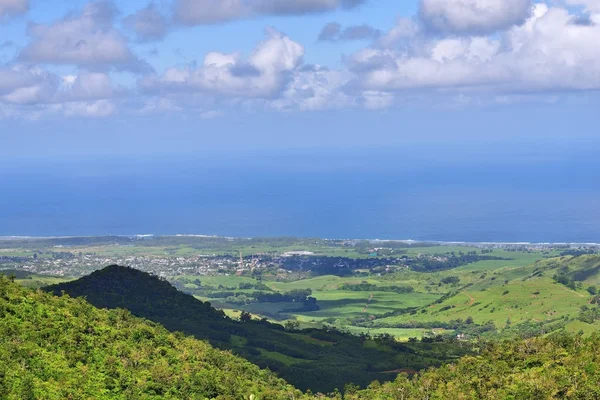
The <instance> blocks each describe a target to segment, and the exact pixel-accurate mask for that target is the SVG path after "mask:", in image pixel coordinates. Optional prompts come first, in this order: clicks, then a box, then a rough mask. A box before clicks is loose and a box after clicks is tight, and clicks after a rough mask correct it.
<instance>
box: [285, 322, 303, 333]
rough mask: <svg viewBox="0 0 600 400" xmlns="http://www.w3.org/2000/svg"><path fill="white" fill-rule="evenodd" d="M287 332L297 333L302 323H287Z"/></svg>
mask: <svg viewBox="0 0 600 400" xmlns="http://www.w3.org/2000/svg"><path fill="white" fill-rule="evenodd" d="M283 326H284V327H285V330H286V331H295V330H296V329H298V328H299V327H300V322H298V321H287V322H286V323H285V324H284V325H283Z"/></svg>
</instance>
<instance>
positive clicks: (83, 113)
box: [60, 100, 117, 118]
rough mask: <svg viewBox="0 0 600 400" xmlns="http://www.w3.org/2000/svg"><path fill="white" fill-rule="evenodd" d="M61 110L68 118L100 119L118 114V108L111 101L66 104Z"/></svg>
mask: <svg viewBox="0 0 600 400" xmlns="http://www.w3.org/2000/svg"><path fill="white" fill-rule="evenodd" d="M60 109H61V110H62V112H63V113H64V115H65V116H67V117H87V118H100V117H110V116H112V115H115V114H116V113H117V107H116V106H115V105H114V104H113V103H112V102H110V101H109V100H97V101H91V102H72V103H64V104H63V105H61V107H60Z"/></svg>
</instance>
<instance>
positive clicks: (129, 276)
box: [45, 266, 469, 393]
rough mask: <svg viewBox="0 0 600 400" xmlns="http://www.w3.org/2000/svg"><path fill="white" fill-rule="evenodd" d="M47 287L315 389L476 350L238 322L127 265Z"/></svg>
mask: <svg viewBox="0 0 600 400" xmlns="http://www.w3.org/2000/svg"><path fill="white" fill-rule="evenodd" d="M45 290H47V291H50V292H52V293H54V294H57V295H60V294H61V293H62V292H63V291H64V292H65V293H67V294H69V295H71V296H73V297H79V296H85V298H86V299H87V301H88V302H90V303H91V304H93V305H95V306H97V307H101V308H124V309H128V310H130V311H131V312H132V313H133V314H134V315H136V316H139V317H144V318H148V319H150V320H152V321H155V322H158V323H161V324H162V325H164V326H165V327H166V328H167V329H169V330H171V331H181V332H184V333H186V334H191V335H194V336H195V337H197V338H200V339H208V340H209V341H210V343H211V344H213V345H214V346H217V347H219V348H222V349H231V350H233V351H234V352H235V353H236V354H238V355H241V356H243V357H244V358H246V359H247V360H250V361H251V362H252V363H254V364H257V365H259V366H260V367H268V368H269V369H270V370H272V371H275V372H276V373H277V374H278V375H279V376H280V377H282V378H284V379H285V380H286V381H288V382H290V383H291V384H293V385H294V386H296V387H298V388H300V389H302V390H307V389H310V390H312V391H313V392H322V393H327V392H331V391H333V390H334V389H336V388H338V389H343V388H344V386H345V385H346V384H348V383H354V384H357V385H360V386H363V387H364V386H366V385H368V384H369V383H370V382H372V381H373V380H380V381H385V380H390V379H394V374H393V373H390V372H389V371H396V370H421V369H424V368H427V367H430V366H437V365H441V364H444V363H445V362H448V361H450V360H454V359H456V358H457V357H459V356H461V355H464V354H466V353H468V351H469V346H468V345H467V344H463V343H410V344H401V343H398V342H396V341H395V340H393V339H391V338H379V339H375V340H372V339H366V338H364V337H363V338H360V337H356V336H352V335H347V334H342V333H340V332H337V331H326V330H318V329H312V330H304V331H293V332H289V331H286V330H285V329H284V328H283V327H282V326H281V325H278V324H271V323H269V322H266V321H245V322H239V321H234V320H231V319H230V318H227V317H225V315H224V314H223V313H222V312H221V311H217V310H215V309H214V308H212V307H211V306H210V304H209V303H203V302H201V301H199V300H197V299H196V298H194V297H193V296H191V295H188V294H184V293H182V292H179V291H177V290H176V289H175V288H174V287H172V286H171V285H170V284H169V283H168V282H167V281H165V280H162V279H160V278H158V277H156V276H152V275H149V274H147V273H144V272H141V271H137V270H135V269H131V268H127V267H119V266H110V267H106V268H105V269H103V270H100V271H96V272H94V273H92V274H91V275H89V276H86V277H83V278H81V279H78V280H76V281H72V282H68V283H64V284H59V285H54V286H49V287H47V288H46V289H45Z"/></svg>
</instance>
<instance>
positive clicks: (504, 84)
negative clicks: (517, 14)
mask: <svg viewBox="0 0 600 400" xmlns="http://www.w3.org/2000/svg"><path fill="white" fill-rule="evenodd" d="M572 18H573V16H572V15H571V14H569V12H568V11H567V10H565V9H562V8H549V7H548V6H547V5H545V4H541V3H540V4H537V5H536V6H535V9H534V11H533V14H532V16H531V17H530V18H529V19H528V20H527V21H526V22H525V23H524V24H523V25H522V26H515V27H513V28H511V29H510V30H508V31H506V32H505V33H504V34H503V36H502V37H500V38H496V37H492V36H490V37H481V36H472V37H449V38H441V39H436V38H434V39H430V40H427V41H422V40H423V39H422V38H419V39H417V40H416V44H415V46H414V47H411V46H408V47H401V48H399V49H396V48H369V49H365V50H362V51H360V52H357V53H356V54H354V55H353V56H352V57H350V58H349V59H348V65H349V68H350V69H351V70H353V71H354V72H355V74H356V77H357V78H356V82H355V83H356V84H357V85H358V86H359V87H360V88H362V89H363V90H380V91H388V92H391V91H396V92H402V91H406V90H418V89H434V90H446V91H448V90H453V91H456V90H463V91H464V90H468V91H480V92H488V93H490V92H492V93H516V92H540V91H562V90H588V89H600V53H599V52H598V51H597V38H598V37H600V27H599V26H582V25H576V24H572V23H571V20H572Z"/></svg>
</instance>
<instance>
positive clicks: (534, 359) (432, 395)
mask: <svg viewBox="0 0 600 400" xmlns="http://www.w3.org/2000/svg"><path fill="white" fill-rule="evenodd" d="M346 398H347V399H351V400H354V399H361V400H369V399H372V400H375V399H377V400H392V399H394V400H395V399H432V400H433V399H444V400H452V399H498V400H500V399H590V400H591V399H598V398H600V334H597V333H595V334H593V335H592V336H591V337H589V338H584V337H583V336H582V335H568V334H557V335H554V336H552V337H550V338H536V339H528V340H525V341H521V340H514V341H505V342H501V343H495V344H489V345H487V347H486V349H485V350H484V351H483V353H482V354H481V355H479V356H466V357H464V358H462V359H461V360H460V361H459V362H458V363H456V364H454V365H448V366H444V367H441V368H438V369H432V370H429V371H427V372H424V373H422V374H420V375H418V376H416V377H414V378H413V379H409V378H408V377H407V376H406V375H400V376H398V378H397V379H396V381H394V382H390V383H387V384H383V385H380V384H377V383H375V384H372V385H371V386H370V387H369V388H368V389H367V390H363V391H352V393H346Z"/></svg>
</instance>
